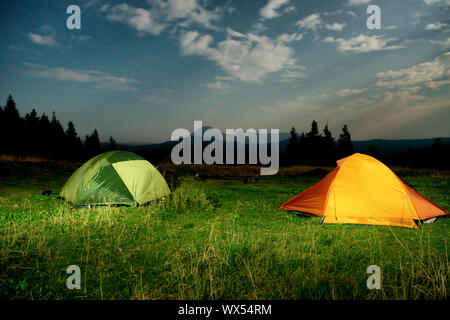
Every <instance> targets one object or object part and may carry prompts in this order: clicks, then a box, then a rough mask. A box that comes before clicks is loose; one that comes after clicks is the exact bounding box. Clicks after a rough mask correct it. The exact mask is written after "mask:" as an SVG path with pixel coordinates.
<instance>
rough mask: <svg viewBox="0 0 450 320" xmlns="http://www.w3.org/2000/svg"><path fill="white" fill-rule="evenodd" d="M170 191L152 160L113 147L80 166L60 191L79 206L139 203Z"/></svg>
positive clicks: (64, 196) (157, 197)
mask: <svg viewBox="0 0 450 320" xmlns="http://www.w3.org/2000/svg"><path fill="white" fill-rule="evenodd" d="M169 193H170V190H169V187H168V186H167V183H166V180H164V177H163V176H162V175H161V174H160V173H159V171H158V170H157V169H156V168H155V167H154V166H153V165H152V164H150V162H148V161H147V160H145V159H144V158H142V157H140V156H138V155H136V154H134V153H132V152H128V151H110V152H105V153H102V154H100V155H98V156H96V157H94V158H92V159H91V160H89V161H88V162H86V163H85V164H83V165H82V166H81V167H80V168H78V169H77V170H76V171H75V172H74V173H73V174H72V176H71V177H70V178H69V180H67V182H66V184H65V185H64V187H63V188H62V190H61V193H60V195H61V197H62V198H64V199H66V200H68V201H70V202H71V203H73V204H74V205H76V206H90V205H109V204H118V205H128V206H138V205H143V204H145V203H148V202H150V201H153V200H156V199H159V198H162V197H164V196H166V195H168V194H169Z"/></svg>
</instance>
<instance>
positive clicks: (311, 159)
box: [304, 120, 321, 165]
mask: <svg viewBox="0 0 450 320" xmlns="http://www.w3.org/2000/svg"><path fill="white" fill-rule="evenodd" d="M320 142H321V135H320V134H319V126H318V124H317V121H315V120H313V122H312V123H311V130H310V131H308V132H307V133H306V137H305V143H304V149H305V150H304V157H305V160H306V164H309V165H316V164H319V162H320Z"/></svg>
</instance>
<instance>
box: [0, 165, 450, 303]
mask: <svg viewBox="0 0 450 320" xmlns="http://www.w3.org/2000/svg"><path fill="white" fill-rule="evenodd" d="M77 165H78V164H70V163H64V162H57V161H44V160H43V159H37V160H34V161H33V160H32V159H21V161H17V159H8V158H2V159H0V298H1V299H350V300H353V299H448V297H449V257H448V255H449V246H450V243H449V240H450V238H449V228H450V219H447V218H441V219H438V220H437V221H436V222H435V223H432V224H425V226H424V228H423V229H407V228H399V227H387V226H363V225H327V224H320V218H318V217H310V216H307V215H302V214H296V213H287V212H285V211H281V210H277V207H278V206H279V205H280V204H281V203H283V202H285V201H286V200H288V199H289V198H291V197H292V196H294V195H296V194H298V193H299V192H301V191H303V190H305V189H306V188H308V187H309V186H311V185H312V184H314V183H315V182H317V181H318V180H320V179H321V178H322V177H323V176H324V175H325V174H326V173H327V171H328V170H330V169H331V168H311V167H296V168H285V169H282V170H280V173H279V175H277V176H273V177H259V176H257V172H258V170H257V168H252V167H249V168H247V169H245V168H244V169H243V168H240V167H235V168H231V169H223V170H222V169H218V168H214V166H212V167H211V169H204V167H198V168H195V167H189V166H185V167H177V168H175V167H173V166H162V167H161V168H160V170H161V171H170V170H172V171H173V170H178V171H179V172H181V173H182V183H181V184H180V185H179V186H178V187H177V189H176V190H175V191H174V192H173V193H172V196H171V197H170V198H167V199H165V200H163V201H161V202H159V203H155V204H152V205H150V206H146V207H138V208H127V207H99V208H94V209H70V204H67V203H65V202H63V201H61V200H60V199H58V197H57V193H58V192H59V190H60V189H61V187H62V186H63V184H64V182H65V181H66V179H67V178H68V177H69V176H70V175H71V173H72V172H73V171H74V170H75V169H76V167H77ZM393 169H394V171H395V172H396V173H397V174H398V175H399V176H400V178H401V179H403V180H404V181H405V182H407V183H409V184H410V185H411V186H413V187H414V188H415V189H416V190H417V191H418V192H420V193H422V194H423V195H424V196H426V197H427V198H429V199H430V200H432V201H434V202H436V203H437V204H439V205H440V206H442V207H443V208H444V209H446V210H447V211H448V210H449V209H450V205H449V191H450V185H449V177H450V173H449V172H448V171H433V170H410V169H401V168H393ZM196 170H197V171H201V170H204V171H205V172H202V175H201V177H202V178H201V179H196V178H195V177H194V172H196ZM208 170H209V171H210V172H209V174H208V172H206V171H208ZM214 170H215V171H214ZM242 170H244V171H245V170H247V171H246V172H244V171H242ZM224 172H225V173H226V174H224ZM243 177H252V178H243ZM44 190H52V191H53V192H54V194H53V195H51V196H44V195H42V191H44ZM372 264H375V265H378V266H380V267H381V271H382V284H381V290H368V289H367V287H366V280H367V277H368V275H367V274H366V269H367V267H368V266H369V265H372ZM69 265H78V266H79V267H80V268H81V289H80V290H68V289H67V288H66V279H67V277H68V276H69V275H68V274H66V268H67V267H68V266H69Z"/></svg>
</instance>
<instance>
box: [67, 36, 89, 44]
mask: <svg viewBox="0 0 450 320" xmlns="http://www.w3.org/2000/svg"><path fill="white" fill-rule="evenodd" d="M70 38H71V39H72V40H75V41H79V42H85V41H88V40H91V39H92V37H91V36H90V35H73V36H71V37H70Z"/></svg>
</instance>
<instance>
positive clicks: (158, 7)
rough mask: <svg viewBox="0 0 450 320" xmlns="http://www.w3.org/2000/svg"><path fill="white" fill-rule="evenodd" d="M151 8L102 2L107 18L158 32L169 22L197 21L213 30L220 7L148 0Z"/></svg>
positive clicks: (180, 0)
mask: <svg viewBox="0 0 450 320" xmlns="http://www.w3.org/2000/svg"><path fill="white" fill-rule="evenodd" d="M148 2H149V4H150V5H151V8H148V9H146V8H137V7H133V6H130V5H128V4H125V3H123V4H119V5H115V6H112V7H111V6H110V5H107V4H106V5H103V6H102V7H101V11H103V12H106V18H107V19H108V20H110V21H116V22H121V23H124V24H127V25H129V26H130V27H132V28H134V29H136V30H137V31H139V32H144V33H150V34H152V35H159V34H160V33H161V32H162V31H164V30H165V29H166V28H168V27H169V26H170V25H173V24H175V25H176V26H179V27H189V26H190V25H192V24H198V25H200V26H203V27H205V28H209V29H215V27H214V26H213V24H212V23H213V22H214V21H217V20H219V19H220V18H221V17H222V13H223V8H222V7H217V8H215V9H214V10H207V9H205V8H203V7H202V6H201V5H200V4H199V3H198V1H197V0H167V1H162V0H153V1H148Z"/></svg>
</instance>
